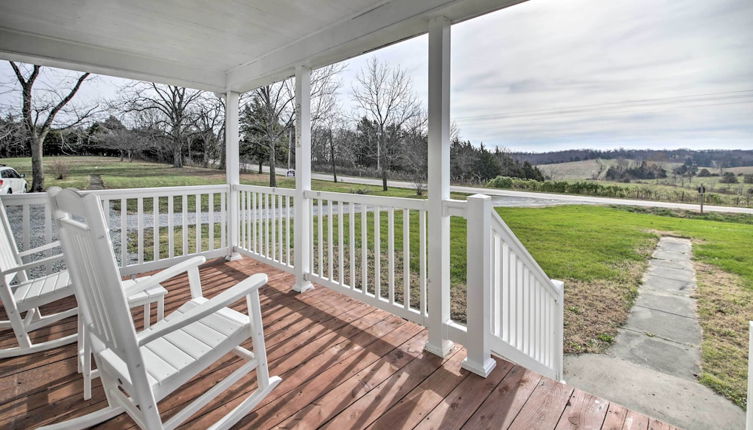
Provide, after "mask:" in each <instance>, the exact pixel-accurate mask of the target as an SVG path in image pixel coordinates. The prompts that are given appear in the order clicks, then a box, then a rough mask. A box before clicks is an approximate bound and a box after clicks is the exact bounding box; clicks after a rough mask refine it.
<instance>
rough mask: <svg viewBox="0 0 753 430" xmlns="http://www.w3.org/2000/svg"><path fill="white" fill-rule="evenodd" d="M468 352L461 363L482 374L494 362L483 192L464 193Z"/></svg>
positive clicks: (488, 218)
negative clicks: (465, 206) (466, 245)
mask: <svg viewBox="0 0 753 430" xmlns="http://www.w3.org/2000/svg"><path fill="white" fill-rule="evenodd" d="M467 219H468V228H467V238H468V248H467V253H468V256H467V258H468V260H467V261H468V279H467V285H468V294H467V304H468V306H467V309H468V310H467V313H466V318H467V324H466V327H467V328H468V337H467V339H466V342H465V349H466V350H467V351H468V355H467V356H466V358H465V360H464V361H463V364H462V367H463V368H464V369H466V370H469V371H471V372H473V373H475V374H477V375H480V376H483V377H484V378H486V377H487V376H489V374H490V373H491V372H492V370H493V369H494V366H495V365H496V364H497V362H496V361H494V360H493V359H492V356H491V350H490V349H489V335H490V333H491V331H490V326H489V323H490V321H491V264H492V262H491V239H490V234H489V233H490V232H491V223H492V198H491V197H489V196H485V195H483V194H475V195H473V196H470V197H468V216H467Z"/></svg>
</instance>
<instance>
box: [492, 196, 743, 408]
mask: <svg viewBox="0 0 753 430" xmlns="http://www.w3.org/2000/svg"><path fill="white" fill-rule="evenodd" d="M498 211H499V213H500V215H502V217H503V219H504V220H505V221H506V222H507V223H508V224H509V225H510V227H511V228H512V229H513V231H514V232H515V233H516V234H517V235H518V237H520V239H521V241H522V242H523V243H524V244H525V245H526V247H527V248H528V250H529V251H530V252H531V254H532V255H533V256H534V257H535V258H536V260H537V261H538V262H539V264H540V265H541V266H542V268H543V269H544V271H546V272H547V274H548V275H549V276H550V277H552V278H556V279H561V280H564V281H565V349H566V350H567V351H568V352H585V351H593V352H600V351H603V350H604V349H605V348H606V347H607V346H608V345H609V344H610V343H611V342H612V340H613V339H614V335H615V334H616V330H617V328H618V327H619V326H620V325H621V324H622V323H623V322H624V321H625V319H626V317H627V312H628V310H629V309H630V307H631V306H632V303H633V299H634V297H635V293H636V288H637V286H638V285H639V282H640V277H641V275H642V272H643V271H644V269H645V267H646V260H647V258H648V256H649V254H650V252H651V251H652V250H653V246H654V244H655V243H656V241H657V239H658V237H659V235H660V234H672V235H677V236H682V237H687V238H690V239H692V241H693V259H694V262H695V264H696V270H697V271H698V290H697V293H696V298H697V299H698V311H699V316H700V321H701V326H702V328H703V342H702V345H701V350H702V373H701V374H700V375H699V380H700V381H701V382H702V383H704V384H706V385H708V386H709V387H711V388H712V389H714V390H716V391H717V392H719V393H721V394H723V395H725V396H726V397H728V398H730V399H731V400H733V401H734V402H736V403H737V404H738V405H740V406H743V405H744V401H745V393H746V386H747V379H746V378H747V349H748V329H747V321H748V320H753V252H751V249H753V247H752V245H753V225H751V223H753V217H750V216H747V217H746V216H719V215H706V216H698V215H692V214H687V213H685V214H683V213H666V211H660V214H655V213H650V211H646V210H645V209H631V208H625V207H619V208H618V207H615V208H609V207H598V206H560V207H552V208H541V209H521V208H514V209H512V208H500V209H498ZM707 217H708V218H717V219H722V220H710V219H704V218H707Z"/></svg>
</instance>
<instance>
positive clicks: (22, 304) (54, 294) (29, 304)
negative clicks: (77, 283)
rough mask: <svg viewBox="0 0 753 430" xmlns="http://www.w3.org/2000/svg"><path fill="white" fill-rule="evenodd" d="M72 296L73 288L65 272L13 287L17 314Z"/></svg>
mask: <svg viewBox="0 0 753 430" xmlns="http://www.w3.org/2000/svg"><path fill="white" fill-rule="evenodd" d="M72 295H73V286H72V285H71V278H70V276H69V275H68V271H67V270H64V271H62V272H58V273H53V274H51V275H47V276H42V277H40V278H34V279H31V280H28V281H26V282H22V283H21V284H19V285H18V286H17V287H15V291H14V293H13V296H14V298H15V299H16V303H17V305H18V311H19V312H24V311H27V310H29V309H34V308H37V307H40V306H42V305H46V304H47V303H52V302H54V301H57V300H60V299H63V298H65V297H68V296H72Z"/></svg>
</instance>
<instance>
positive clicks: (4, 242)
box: [0, 202, 21, 285]
mask: <svg viewBox="0 0 753 430" xmlns="http://www.w3.org/2000/svg"><path fill="white" fill-rule="evenodd" d="M0 223H2V226H1V228H0V270H2V271H5V270H9V269H15V268H16V267H18V266H20V265H21V258H20V257H19V256H18V248H17V247H16V239H15V238H14V237H13V231H12V230H11V228H10V221H8V214H7V213H6V212H5V205H3V203H2V202H0ZM16 276H17V273H11V274H9V275H6V276H5V284H6V285H10V283H11V282H13V280H14V279H15V277H16Z"/></svg>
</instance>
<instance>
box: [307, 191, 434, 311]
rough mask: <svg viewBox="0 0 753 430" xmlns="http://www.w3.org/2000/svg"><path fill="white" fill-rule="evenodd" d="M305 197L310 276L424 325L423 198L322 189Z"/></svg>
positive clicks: (425, 203) (425, 212)
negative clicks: (308, 205)
mask: <svg viewBox="0 0 753 430" xmlns="http://www.w3.org/2000/svg"><path fill="white" fill-rule="evenodd" d="M305 197H306V199H307V200H308V201H309V203H310V205H311V214H312V217H311V219H310V220H309V226H310V228H309V231H310V232H311V234H310V237H311V244H312V249H311V253H310V256H311V265H310V267H311V273H310V274H309V275H310V279H309V280H310V281H313V282H316V283H319V284H322V285H326V286H327V287H330V288H333V289H335V290H337V291H339V292H342V293H344V294H347V295H349V296H352V297H356V298H359V299H360V300H362V301H364V302H366V303H369V304H371V305H373V306H375V307H378V308H381V309H384V310H387V311H388V312H391V313H393V314H395V315H399V316H401V317H403V318H405V319H408V320H410V321H413V322H416V323H418V324H422V325H425V324H426V316H427V309H426V264H427V263H426V240H427V239H426V214H427V202H426V201H425V200H416V199H406V198H397V197H379V196H368V195H359V194H344V193H331V192H322V191H309V192H307V193H306V194H305ZM385 227H386V228H385Z"/></svg>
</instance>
